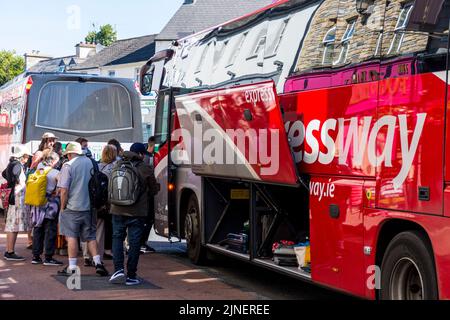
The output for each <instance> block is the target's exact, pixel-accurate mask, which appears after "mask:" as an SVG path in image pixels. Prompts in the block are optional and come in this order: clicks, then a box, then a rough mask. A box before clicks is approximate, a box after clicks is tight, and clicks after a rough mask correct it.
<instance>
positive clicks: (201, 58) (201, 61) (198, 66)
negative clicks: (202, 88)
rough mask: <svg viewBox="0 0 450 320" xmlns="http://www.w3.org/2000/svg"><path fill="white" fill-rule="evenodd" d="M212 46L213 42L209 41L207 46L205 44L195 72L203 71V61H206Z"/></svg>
mask: <svg viewBox="0 0 450 320" xmlns="http://www.w3.org/2000/svg"><path fill="white" fill-rule="evenodd" d="M210 46H211V43H209V44H208V45H207V46H205V49H203V52H202V56H201V57H200V61H199V62H198V65H197V68H195V73H199V72H200V71H202V67H203V63H204V62H205V59H206V55H207V54H208V51H209V47H210Z"/></svg>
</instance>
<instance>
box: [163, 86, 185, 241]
mask: <svg viewBox="0 0 450 320" xmlns="http://www.w3.org/2000/svg"><path fill="white" fill-rule="evenodd" d="M188 92H190V91H189V90H187V89H183V88H169V89H164V90H161V91H159V93H158V98H157V110H156V119H155V140H156V141H155V142H156V149H155V155H154V168H155V177H156V180H157V182H158V183H159V185H160V191H159V192H158V194H157V195H156V196H155V199H154V203H155V207H154V210H155V223H154V228H155V232H156V233H157V234H158V235H160V236H163V237H166V238H169V240H171V239H172V237H174V238H178V239H179V240H180V241H181V238H180V237H181V235H180V230H178V228H177V223H176V222H177V212H176V204H177V198H176V194H177V190H176V183H175V182H176V172H177V170H176V169H177V166H176V165H175V163H174V161H173V151H174V149H176V147H177V145H178V140H177V139H176V137H175V134H173V132H174V131H175V132H176V129H177V128H179V124H178V119H177V115H176V108H175V103H174V101H175V97H176V96H178V95H180V94H185V93H188Z"/></svg>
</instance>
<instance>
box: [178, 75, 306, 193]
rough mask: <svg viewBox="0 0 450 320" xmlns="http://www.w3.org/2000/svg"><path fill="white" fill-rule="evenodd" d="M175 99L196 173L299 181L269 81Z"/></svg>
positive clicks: (291, 183)
mask: <svg viewBox="0 0 450 320" xmlns="http://www.w3.org/2000/svg"><path fill="white" fill-rule="evenodd" d="M175 104H176V108H177V114H178V118H179V120H180V124H181V128H182V131H183V133H182V134H183V141H184V144H185V150H186V151H187V155H188V160H187V161H189V165H190V166H191V167H192V171H193V172H194V173H195V174H197V175H200V176H208V177H220V178H231V179H233V180H244V181H251V182H260V183H271V184H279V185H287V186H295V185H297V184H298V176H297V172H296V168H295V165H294V160H293V157H292V153H291V149H290V147H289V143H288V139H287V135H286V131H285V128H284V122H283V119H282V115H281V110H280V107H279V105H278V98H277V94H276V89H275V87H274V84H273V82H271V81H270V82H263V83H259V84H252V85H245V86H240V87H235V88H230V89H221V90H214V91H207V92H201V93H195V94H190V95H185V96H180V97H177V98H176V102H175Z"/></svg>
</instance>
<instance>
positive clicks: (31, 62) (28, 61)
mask: <svg viewBox="0 0 450 320" xmlns="http://www.w3.org/2000/svg"><path fill="white" fill-rule="evenodd" d="M24 57H25V70H27V71H28V70H29V69H30V68H32V67H33V66H35V65H37V64H38V63H39V62H41V61H47V60H50V59H52V57H50V56H47V55H42V54H41V52H40V51H38V50H33V51H31V53H25V54H24Z"/></svg>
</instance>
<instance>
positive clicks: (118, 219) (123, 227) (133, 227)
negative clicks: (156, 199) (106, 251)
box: [112, 215, 145, 278]
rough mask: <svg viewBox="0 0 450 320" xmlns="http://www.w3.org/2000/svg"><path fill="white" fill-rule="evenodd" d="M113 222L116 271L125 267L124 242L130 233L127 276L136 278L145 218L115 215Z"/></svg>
mask: <svg viewBox="0 0 450 320" xmlns="http://www.w3.org/2000/svg"><path fill="white" fill-rule="evenodd" d="M112 222H113V256H114V269H115V270H114V271H115V272H117V271H119V270H121V269H125V268H124V264H125V258H124V248H123V242H124V241H125V238H126V236H127V233H128V243H129V246H130V248H129V250H128V261H127V276H128V277H130V278H135V277H136V272H137V266H138V263H139V255H140V248H141V237H142V234H143V232H144V228H145V218H135V217H124V216H117V215H113V216H112Z"/></svg>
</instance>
